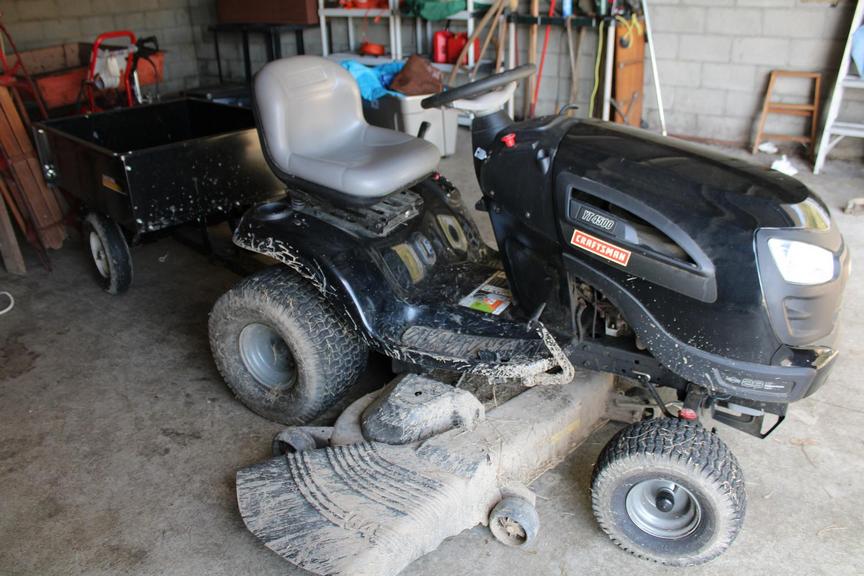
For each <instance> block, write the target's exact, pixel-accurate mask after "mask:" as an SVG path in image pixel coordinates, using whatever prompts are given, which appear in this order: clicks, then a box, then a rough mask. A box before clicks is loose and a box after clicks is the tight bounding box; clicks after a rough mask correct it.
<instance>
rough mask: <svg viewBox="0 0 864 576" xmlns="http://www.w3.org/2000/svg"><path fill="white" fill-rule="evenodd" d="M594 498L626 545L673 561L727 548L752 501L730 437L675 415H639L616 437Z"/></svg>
mask: <svg viewBox="0 0 864 576" xmlns="http://www.w3.org/2000/svg"><path fill="white" fill-rule="evenodd" d="M591 500H592V505H593V508H594V516H595V517H596V518H597V522H598V523H599V524H600V527H601V528H602V529H603V531H604V532H606V534H608V535H609V537H610V538H611V539H612V540H613V541H614V542H615V543H616V544H618V546H620V547H621V548H623V549H624V550H627V551H628V552H630V553H632V554H634V555H636V556H639V557H640V558H644V559H646V560H652V561H654V562H660V563H662V564H669V565H672V566H692V565H695V564H702V563H704V562H707V561H709V560H711V559H713V558H714V557H716V556H718V555H719V554H721V553H722V552H723V551H725V550H726V549H727V548H728V547H729V545H730V544H731V543H732V541H733V540H735V537H736V536H737V535H738V532H739V530H740V529H741V525H742V523H743V522H744V510H745V507H746V494H745V492H744V478H743V475H742V473H741V468H740V467H739V466H738V461H737V460H736V459H735V456H733V454H732V452H731V451H730V450H729V448H728V447H727V446H726V444H725V443H724V442H723V441H722V440H720V438H718V437H717V435H716V434H713V433H711V432H709V431H708V430H706V429H705V428H703V427H702V426H701V425H699V424H695V423H689V422H686V421H684V420H678V419H675V418H661V419H655V420H645V421H643V422H637V423H636V424H632V425H630V426H628V427H626V428H624V429H623V430H621V431H620V432H619V433H618V434H617V435H616V436H615V437H614V438H612V440H610V441H609V444H607V445H606V447H605V448H604V449H603V452H602V453H601V454H600V458H599V459H598V461H597V466H596V467H595V469H594V476H593V479H592V483H591Z"/></svg>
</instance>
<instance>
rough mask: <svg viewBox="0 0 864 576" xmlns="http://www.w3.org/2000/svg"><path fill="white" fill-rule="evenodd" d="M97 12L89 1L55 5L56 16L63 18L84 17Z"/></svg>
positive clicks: (79, 0)
mask: <svg viewBox="0 0 864 576" xmlns="http://www.w3.org/2000/svg"><path fill="white" fill-rule="evenodd" d="M95 13H97V11H96V10H95V9H94V8H93V6H92V5H91V0H76V1H75V2H60V3H59V4H58V5H57V15H58V16H62V17H64V18H68V17H75V16H86V15H88V14H95Z"/></svg>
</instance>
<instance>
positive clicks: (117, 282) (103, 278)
mask: <svg viewBox="0 0 864 576" xmlns="http://www.w3.org/2000/svg"><path fill="white" fill-rule="evenodd" d="M84 242H85V243H86V244H87V247H88V248H90V258H91V261H92V262H93V265H94V266H95V268H96V279H97V281H98V282H99V284H100V285H101V286H102V288H103V289H104V290H105V291H106V292H108V293H109V294H122V293H123V292H125V291H126V290H128V289H129V285H130V284H132V255H131V254H130V253H129V244H127V243H126V238H125V237H124V236H123V232H122V231H121V230H120V227H119V226H118V225H117V223H116V222H114V221H113V220H111V218H109V217H108V216H105V215H104V214H99V213H98V212H89V213H88V214H87V217H86V218H84Z"/></svg>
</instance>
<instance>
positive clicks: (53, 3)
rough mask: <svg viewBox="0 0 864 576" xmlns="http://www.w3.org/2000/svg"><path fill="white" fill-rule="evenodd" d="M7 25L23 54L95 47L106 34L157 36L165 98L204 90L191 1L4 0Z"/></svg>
mask: <svg viewBox="0 0 864 576" xmlns="http://www.w3.org/2000/svg"><path fill="white" fill-rule="evenodd" d="M0 13H2V17H3V22H4V23H5V24H6V27H7V29H8V30H9V32H10V33H11V34H12V36H13V38H14V39H15V42H16V44H17V45H18V48H19V49H21V50H26V49H29V48H42V47H46V46H53V45H56V44H63V43H65V42H79V41H86V42H92V41H93V40H94V39H95V38H96V36H98V35H99V34H101V33H102V32H107V31H110V30H117V29H130V30H132V31H133V32H135V34H136V35H138V36H150V35H156V36H157V38H158V39H159V44H160V47H162V49H164V50H165V51H166V52H167V55H166V58H165V82H163V84H162V86H161V87H160V90H161V91H162V92H163V93H167V92H172V91H177V90H181V89H184V88H188V87H192V86H196V85H197V84H198V59H197V56H196V52H195V50H196V43H195V39H194V35H193V28H192V25H191V24H190V2H189V0H0Z"/></svg>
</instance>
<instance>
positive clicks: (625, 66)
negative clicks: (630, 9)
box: [612, 20, 645, 127]
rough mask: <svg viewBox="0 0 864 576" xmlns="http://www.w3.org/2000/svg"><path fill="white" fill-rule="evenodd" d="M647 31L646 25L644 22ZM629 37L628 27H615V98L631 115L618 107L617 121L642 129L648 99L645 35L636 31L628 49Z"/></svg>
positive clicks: (615, 117)
mask: <svg viewBox="0 0 864 576" xmlns="http://www.w3.org/2000/svg"><path fill="white" fill-rule="evenodd" d="M640 24H641V25H642V30H643V31H644V29H645V28H644V26H645V24H644V22H643V21H641V20H640ZM625 34H627V27H626V26H616V27H615V77H614V80H613V87H612V98H614V99H615V102H616V103H617V105H618V107H620V108H622V109H623V110H624V112H625V114H626V115H627V118H626V121H625V118H624V116H623V115H622V114H621V112H620V111H619V110H618V109H617V108H614V111H615V114H614V116H613V120H614V121H615V122H617V123H618V124H625V123H626V124H629V125H631V126H637V127H638V126H639V125H640V124H641V122H642V104H643V102H644V100H645V34H644V33H643V34H640V33H639V32H638V31H637V30H635V29H633V30H632V32H631V34H630V44H629V46H627V47H626V48H625V47H623V46H622V45H621V39H622V38H623V37H624V36H625Z"/></svg>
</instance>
